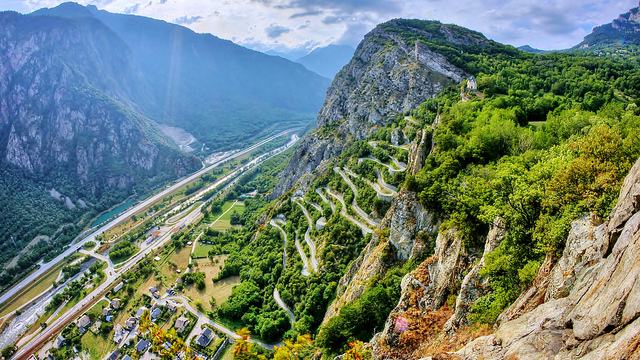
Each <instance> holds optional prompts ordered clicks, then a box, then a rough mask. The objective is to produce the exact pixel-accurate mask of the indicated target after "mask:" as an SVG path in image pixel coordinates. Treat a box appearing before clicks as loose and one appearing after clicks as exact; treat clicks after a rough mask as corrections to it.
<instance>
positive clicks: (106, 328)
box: [100, 321, 113, 335]
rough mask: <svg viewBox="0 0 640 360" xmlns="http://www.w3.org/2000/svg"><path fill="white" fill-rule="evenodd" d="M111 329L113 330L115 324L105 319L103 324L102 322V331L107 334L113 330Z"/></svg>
mask: <svg viewBox="0 0 640 360" xmlns="http://www.w3.org/2000/svg"><path fill="white" fill-rule="evenodd" d="M111 330H113V324H112V323H109V322H106V321H104V322H103V323H102V324H100V332H101V333H103V334H105V335H107V334H109V333H110V332H111Z"/></svg>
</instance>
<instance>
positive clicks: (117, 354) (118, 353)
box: [108, 349, 120, 360]
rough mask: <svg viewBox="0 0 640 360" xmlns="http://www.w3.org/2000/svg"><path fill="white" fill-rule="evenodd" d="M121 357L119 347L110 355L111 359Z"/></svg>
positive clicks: (115, 359) (116, 359)
mask: <svg viewBox="0 0 640 360" xmlns="http://www.w3.org/2000/svg"><path fill="white" fill-rule="evenodd" d="M119 357H120V351H118V350H117V349H116V350H114V351H113V352H112V353H111V355H109V358H108V359H109V360H118V358H119Z"/></svg>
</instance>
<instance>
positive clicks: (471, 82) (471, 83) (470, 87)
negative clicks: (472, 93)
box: [467, 76, 478, 90]
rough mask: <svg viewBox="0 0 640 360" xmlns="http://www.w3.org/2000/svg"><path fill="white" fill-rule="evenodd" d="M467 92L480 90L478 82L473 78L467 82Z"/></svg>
mask: <svg viewBox="0 0 640 360" xmlns="http://www.w3.org/2000/svg"><path fill="white" fill-rule="evenodd" d="M467 90H478V82H477V81H476V78H474V77H473V76H472V77H470V78H469V80H467Z"/></svg>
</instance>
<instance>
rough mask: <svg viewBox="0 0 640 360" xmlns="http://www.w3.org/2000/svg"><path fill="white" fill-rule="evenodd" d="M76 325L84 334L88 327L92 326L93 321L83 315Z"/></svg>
mask: <svg viewBox="0 0 640 360" xmlns="http://www.w3.org/2000/svg"><path fill="white" fill-rule="evenodd" d="M76 325H77V326H78V329H80V332H81V333H82V332H84V331H85V329H86V328H87V327H89V325H91V319H89V317H88V316H87V315H86V314H85V315H82V316H81V317H80V318H79V319H78V321H76Z"/></svg>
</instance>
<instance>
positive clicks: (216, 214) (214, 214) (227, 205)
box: [203, 201, 233, 224]
mask: <svg viewBox="0 0 640 360" xmlns="http://www.w3.org/2000/svg"><path fill="white" fill-rule="evenodd" d="M232 204H233V201H226V202H225V203H224V204H222V209H221V210H220V211H216V212H212V213H210V214H209V216H207V217H206V218H205V219H204V220H203V222H204V223H206V224H211V223H212V222H214V221H216V219H217V218H218V217H220V215H222V214H224V212H225V211H227V210H229V208H230V207H231V205H232Z"/></svg>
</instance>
